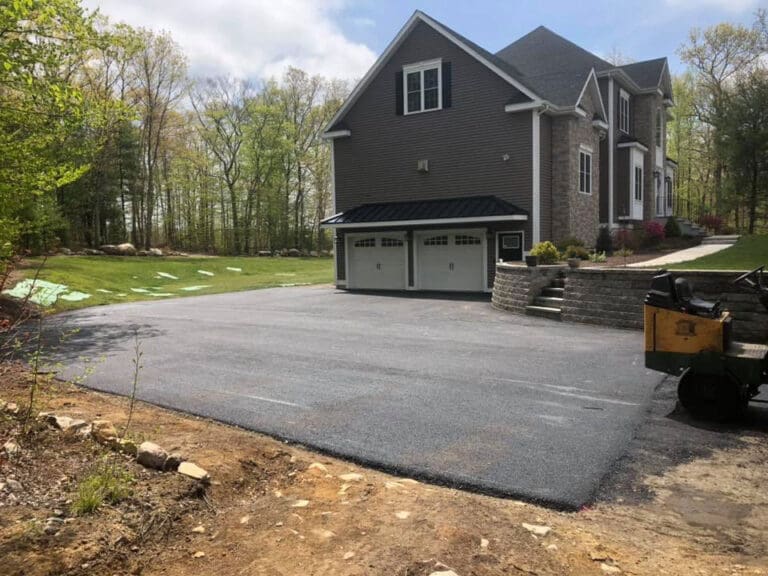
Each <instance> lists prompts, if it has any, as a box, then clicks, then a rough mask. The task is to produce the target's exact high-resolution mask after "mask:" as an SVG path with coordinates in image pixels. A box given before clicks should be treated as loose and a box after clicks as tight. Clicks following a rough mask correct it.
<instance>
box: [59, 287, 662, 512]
mask: <svg viewBox="0 0 768 576" xmlns="http://www.w3.org/2000/svg"><path fill="white" fill-rule="evenodd" d="M57 322H64V323H66V324H67V325H69V326H78V327H79V328H80V329H81V330H80V332H79V333H78V334H76V335H75V336H74V338H73V339H72V340H71V341H70V342H69V346H70V348H69V352H68V357H67V358H66V361H67V362H68V363H70V364H73V363H75V357H76V356H78V355H85V356H88V357H90V358H94V359H95V358H97V357H100V356H102V355H104V356H105V357H106V358H105V360H104V362H102V363H98V364H97V365H96V370H95V374H93V375H92V376H90V377H89V378H88V380H87V382H86V384H87V385H88V386H91V387H93V388H96V389H100V390H107V391H111V392H118V393H123V394H125V393H128V392H129V387H130V380H131V377H130V375H131V370H132V363H131V357H132V327H133V326H137V327H138V329H139V333H140V336H141V345H142V349H143V351H144V358H143V365H144V369H143V371H142V374H141V385H140V389H139V396H140V397H141V398H142V399H144V400H147V401H149V402H153V403H156V404H160V405H163V406H169V407H173V408H177V409H181V410H184V411H187V412H191V413H195V414H199V415H204V416H209V417H211V418H215V419H217V420H222V421H225V422H231V423H235V424H238V425H240V426H244V427H247V428H251V429H253V430H258V431H262V432H266V433H268V434H271V435H274V436H278V437H281V438H286V439H290V440H294V441H297V442H300V443H303V444H306V445H310V446H313V447H316V448H319V449H322V450H325V451H328V452H331V453H335V454H339V455H343V456H347V457H350V458H352V459H355V460H358V461H362V462H365V463H372V464H375V465H376V466H379V467H383V468H387V469H394V470H396V471H398V472H400V473H402V474H410V475H414V476H417V477H421V478H427V479H433V480H436V481H439V482H444V483H451V484H454V485H461V486H467V487H473V488H475V489H480V490H483V491H488V492H494V493H501V494H505V495H511V496H518V497H523V498H527V499H533V500H538V501H544V502H547V503H551V504H555V505H559V506H565V507H575V506H579V505H581V504H583V503H584V502H586V501H588V500H589V498H590V496H591V495H592V494H593V492H594V490H595V488H596V486H597V484H598V482H599V481H600V479H601V478H602V477H603V476H604V475H605V474H606V473H607V471H608V470H609V467H610V465H611V463H612V462H614V461H615V460H616V459H617V458H618V457H619V456H620V455H621V453H622V451H623V450H624V449H625V447H626V445H627V443H628V441H629V439H630V438H631V435H632V431H633V429H634V428H635V427H636V426H637V425H638V424H639V422H640V421H641V420H642V418H643V417H644V414H645V412H646V409H647V406H648V404H649V401H650V397H651V395H652V392H653V388H654V386H655V384H657V383H658V382H659V381H660V379H661V378H660V376H659V375H657V374H655V373H651V372H649V371H647V370H646V369H645V368H644V367H643V356H642V338H641V334H640V333H637V332H628V331H619V330H611V329H606V328H595V327H588V326H581V325H572V324H561V323H556V322H551V321H548V320H539V319H535V318H529V317H522V316H515V315H511V314H508V313H504V312H499V311H496V310H494V309H492V308H491V306H490V304H489V303H488V302H487V301H481V300H472V299H466V300H451V299H447V298H440V297H432V298H418V297H405V296H402V295H401V296H387V295H371V294H356V293H346V292H338V291H335V290H334V289H332V288H329V287H306V288H288V289H285V288H283V289H270V290H260V291H254V292H241V293H234V294H223V295H217V296H200V297H194V298H184V299H175V300H165V301H161V302H143V303H135V304H123V305H117V306H109V307H101V308H91V309H86V310H83V311H80V312H76V313H72V314H68V315H65V316H60V317H58V319H57Z"/></svg>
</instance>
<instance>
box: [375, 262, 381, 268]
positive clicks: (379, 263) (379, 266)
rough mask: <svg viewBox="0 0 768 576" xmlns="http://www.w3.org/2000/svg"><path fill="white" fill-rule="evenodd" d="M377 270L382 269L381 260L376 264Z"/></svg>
mask: <svg viewBox="0 0 768 576" xmlns="http://www.w3.org/2000/svg"><path fill="white" fill-rule="evenodd" d="M376 270H381V262H378V263H377V264H376Z"/></svg>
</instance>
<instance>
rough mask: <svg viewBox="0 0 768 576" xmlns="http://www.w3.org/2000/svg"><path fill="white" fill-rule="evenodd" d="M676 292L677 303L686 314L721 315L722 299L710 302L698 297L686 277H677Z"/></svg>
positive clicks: (710, 316)
mask: <svg viewBox="0 0 768 576" xmlns="http://www.w3.org/2000/svg"><path fill="white" fill-rule="evenodd" d="M675 294H676V296H677V303H678V305H679V306H680V308H681V309H682V311H683V312H685V313H686V314H693V315H694V316H705V317H708V318H716V317H718V316H719V315H720V301H719V300H716V301H715V302H710V301H708V300H702V299H701V298H696V296H694V295H693V289H692V288H691V284H690V283H689V282H688V280H686V279H685V278H676V279H675Z"/></svg>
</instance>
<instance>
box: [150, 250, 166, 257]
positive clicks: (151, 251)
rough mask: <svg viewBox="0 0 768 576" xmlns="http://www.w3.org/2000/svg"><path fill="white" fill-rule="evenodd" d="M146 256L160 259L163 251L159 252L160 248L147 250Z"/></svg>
mask: <svg viewBox="0 0 768 576" xmlns="http://www.w3.org/2000/svg"><path fill="white" fill-rule="evenodd" d="M147 254H148V255H149V256H155V257H160V256H162V255H163V251H162V250H160V248H150V249H149V250H147Z"/></svg>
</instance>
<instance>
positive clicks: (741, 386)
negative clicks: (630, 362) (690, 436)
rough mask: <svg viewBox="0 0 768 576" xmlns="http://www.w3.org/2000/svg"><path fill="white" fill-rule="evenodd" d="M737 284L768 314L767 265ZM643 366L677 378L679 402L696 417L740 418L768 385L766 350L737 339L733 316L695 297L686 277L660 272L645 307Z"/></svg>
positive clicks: (717, 306) (646, 299)
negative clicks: (764, 271)
mask: <svg viewBox="0 0 768 576" xmlns="http://www.w3.org/2000/svg"><path fill="white" fill-rule="evenodd" d="M734 284H737V285H740V286H743V287H745V288H747V289H749V290H751V291H753V292H755V293H756V294H757V296H758V298H759V300H760V302H761V304H762V305H763V306H764V307H765V308H766V309H767V310H768V286H766V285H765V284H764V283H763V267H762V266H761V267H760V268H756V269H755V270H752V271H751V272H747V273H746V274H742V275H741V276H739V277H738V278H736V279H735V280H734ZM644 333H645V365H646V367H647V368H651V369H653V370H658V371H659V372H665V373H667V374H672V375H674V376H679V377H680V380H679V383H678V388H677V396H678V399H679V401H680V404H682V406H683V407H684V408H685V409H686V410H688V411H689V412H690V413H691V414H692V415H693V416H694V417H697V418H710V419H711V418H714V419H722V418H728V417H734V416H738V415H739V414H741V413H743V412H744V410H745V409H746V407H747V405H748V404H749V402H750V401H751V400H753V399H754V398H755V397H756V396H757V395H758V393H759V388H760V386H761V385H762V384H765V383H768V346H765V345H762V344H750V343H744V342H736V341H734V340H733V318H732V317H731V314H730V313H729V312H728V311H727V310H723V309H722V307H721V306H720V302H719V301H716V302H710V301H706V300H702V299H700V298H697V297H696V296H695V295H694V293H693V288H692V286H691V284H690V283H689V282H688V281H687V280H686V279H685V278H682V277H678V278H675V277H674V275H672V274H671V273H670V272H667V271H665V270H660V271H659V272H657V273H656V275H655V276H654V278H653V281H652V283H651V289H650V290H649V291H648V293H647V294H646V296H645V303H644Z"/></svg>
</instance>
